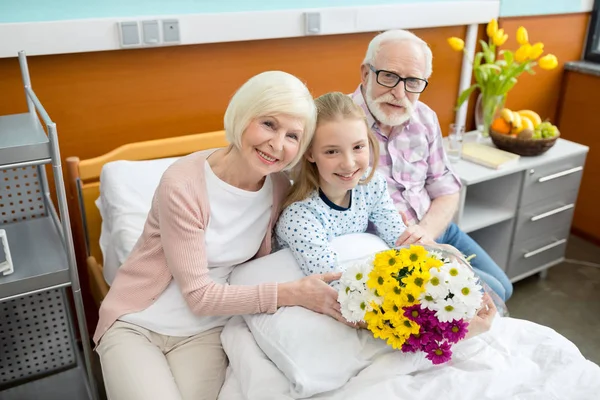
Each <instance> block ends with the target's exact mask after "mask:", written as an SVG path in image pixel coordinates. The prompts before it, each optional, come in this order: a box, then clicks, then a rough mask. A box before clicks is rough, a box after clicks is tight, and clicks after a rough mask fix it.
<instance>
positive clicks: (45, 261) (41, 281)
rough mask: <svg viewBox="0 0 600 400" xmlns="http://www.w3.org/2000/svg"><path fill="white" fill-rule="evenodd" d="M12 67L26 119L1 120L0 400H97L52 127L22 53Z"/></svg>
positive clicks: (53, 125) (19, 115)
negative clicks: (0, 270)
mask: <svg viewBox="0 0 600 400" xmlns="http://www.w3.org/2000/svg"><path fill="white" fill-rule="evenodd" d="M19 63H20V67H21V74H22V78H23V84H24V89H25V99H26V101H27V108H28V112H26V113H23V114H13V115H4V116H0V229H4V230H5V231H6V238H7V239H8V245H9V249H10V253H11V256H12V262H13V264H14V272H13V273H12V274H9V275H5V276H3V275H2V274H0V399H1V400H13V399H19V400H28V399H36V400H37V399H41V400H42V399H43V400H54V399H56V400H58V399H60V400H70V399H73V400H75V399H77V400H80V399H92V400H97V399H98V392H97V390H96V383H95V381H94V375H93V370H92V350H91V346H90V340H89V335H88V331H87V326H86V319H85V314H84V308H83V301H82V296H81V288H80V284H79V277H78V274H77V266H76V262H75V253H74V249H73V237H72V234H71V228H70V222H69V212H68V209H67V198H66V194H65V187H64V181H63V173H62V169H61V159H60V151H59V145H58V136H57V130H56V124H55V123H54V122H53V121H52V120H51V119H50V117H49V115H48V113H47V112H46V110H45V109H44V107H43V106H42V104H41V103H40V101H39V99H38V98H37V96H36V94H35V92H34V91H33V89H32V87H31V81H30V78H29V69H28V66H27V58H26V55H25V53H24V52H19ZM40 119H41V120H42V121H43V124H44V126H45V128H46V129H44V126H43V125H42V123H41V122H40ZM47 165H52V172H53V176H54V184H55V188H56V198H57V203H58V210H59V212H60V217H59V214H58V213H57V211H56V209H55V207H54V204H53V200H52V197H51V195H50V189H49V185H48V179H47V176H46V169H45V168H46V166H47ZM69 288H70V291H71V294H72V297H71V298H70V296H68V291H69ZM71 304H74V309H75V314H76V323H75V321H74V319H73V316H72V308H73V307H71ZM77 337H79V338H80V340H81V347H82V350H83V351H80V347H79V346H78V343H77Z"/></svg>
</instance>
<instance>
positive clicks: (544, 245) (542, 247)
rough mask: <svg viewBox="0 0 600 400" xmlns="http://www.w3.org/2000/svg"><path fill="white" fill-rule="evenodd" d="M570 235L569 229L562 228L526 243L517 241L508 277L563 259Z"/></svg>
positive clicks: (513, 249)
mask: <svg viewBox="0 0 600 400" xmlns="http://www.w3.org/2000/svg"><path fill="white" fill-rule="evenodd" d="M568 237H569V229H562V230H560V231H555V232H554V233H551V234H549V235H545V236H544V237H541V238H534V239H532V240H529V241H527V242H524V243H520V242H515V244H514V245H513V248H512V254H511V263H510V265H509V266H508V271H507V274H508V277H509V278H511V279H512V278H515V277H517V276H519V275H523V274H527V273H528V272H530V271H532V270H535V269H536V268H539V267H541V266H543V265H545V264H548V263H551V262H553V261H557V260H559V259H561V258H562V257H564V255H565V250H566V249H567V239H568Z"/></svg>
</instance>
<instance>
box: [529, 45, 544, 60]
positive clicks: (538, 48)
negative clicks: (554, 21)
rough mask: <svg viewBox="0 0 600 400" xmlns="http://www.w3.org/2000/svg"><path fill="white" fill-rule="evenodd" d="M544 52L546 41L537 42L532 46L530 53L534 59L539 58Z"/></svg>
mask: <svg viewBox="0 0 600 400" xmlns="http://www.w3.org/2000/svg"><path fill="white" fill-rule="evenodd" d="M543 52H544V43H542V42H537V43H536V44H534V45H533V46H531V54H530V55H529V57H530V58H531V59H532V60H537V58H538V57H539V56H541V55H542V53H543Z"/></svg>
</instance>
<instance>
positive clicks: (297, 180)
mask: <svg viewBox="0 0 600 400" xmlns="http://www.w3.org/2000/svg"><path fill="white" fill-rule="evenodd" d="M315 104H316V106H317V125H316V128H317V129H318V127H319V126H320V125H322V124H325V123H327V122H334V121H340V120H346V119H357V120H362V121H364V123H365V126H366V128H367V138H368V140H369V148H370V150H371V171H370V172H369V175H368V176H367V177H366V178H365V179H363V180H361V181H360V182H359V184H361V185H364V184H366V183H369V181H370V180H371V179H372V178H373V175H374V174H375V170H376V169H377V162H378V160H379V143H378V142H377V138H376V137H375V135H374V134H373V131H371V129H370V128H369V124H368V122H367V117H366V116H365V113H364V111H363V110H362V108H360V107H359V106H357V105H356V104H355V103H354V101H352V99H351V98H350V96H348V95H345V94H343V93H341V92H330V93H326V94H324V95H322V96H319V97H317V98H316V99H315ZM315 132H316V130H315ZM313 140H314V137H313V139H312V140H311V142H310V144H309V146H308V148H310V147H311V146H312V144H313ZM292 180H293V182H294V184H293V185H292V187H291V189H290V192H289V194H288V196H287V198H286V200H285V202H284V207H287V206H289V205H290V204H292V203H295V202H297V201H302V200H304V199H306V198H307V197H308V196H309V195H310V193H312V192H313V191H314V190H317V189H319V187H320V185H319V170H318V168H317V164H316V163H312V162H310V161H309V160H308V158H307V157H306V155H305V156H304V157H302V160H301V161H300V162H299V163H298V165H297V166H296V168H295V169H294V170H293V172H292Z"/></svg>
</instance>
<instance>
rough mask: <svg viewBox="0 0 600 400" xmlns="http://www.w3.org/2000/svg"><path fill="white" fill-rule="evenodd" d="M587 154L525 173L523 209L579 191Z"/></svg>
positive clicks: (541, 166)
mask: <svg viewBox="0 0 600 400" xmlns="http://www.w3.org/2000/svg"><path fill="white" fill-rule="evenodd" d="M584 163H585V154H581V155H579V156H575V157H569V158H566V159H564V160H560V161H557V162H556V163H552V164H544V165H540V166H538V167H535V168H532V169H530V170H527V171H525V179H524V183H523V196H522V198H521V207H524V206H527V205H529V204H531V203H534V202H537V201H540V200H541V199H545V198H548V197H552V196H554V195H557V194H560V193H563V192H570V191H572V190H575V191H576V190H578V189H579V183H580V181H581V175H582V172H583V164H584Z"/></svg>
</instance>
